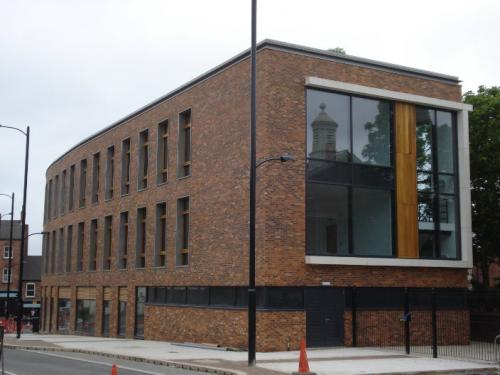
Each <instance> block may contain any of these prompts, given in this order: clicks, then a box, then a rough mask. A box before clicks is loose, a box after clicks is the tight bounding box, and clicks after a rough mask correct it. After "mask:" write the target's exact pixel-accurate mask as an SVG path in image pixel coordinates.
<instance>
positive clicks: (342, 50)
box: [328, 47, 346, 55]
mask: <svg viewBox="0 0 500 375" xmlns="http://www.w3.org/2000/svg"><path fill="white" fill-rule="evenodd" d="M328 51H330V52H335V53H340V54H341V55H345V54H346V52H345V49H343V48H342V47H335V48H330V49H328Z"/></svg>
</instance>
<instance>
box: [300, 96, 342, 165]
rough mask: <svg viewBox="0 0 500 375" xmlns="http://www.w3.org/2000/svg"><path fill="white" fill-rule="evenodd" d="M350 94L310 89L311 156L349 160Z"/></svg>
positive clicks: (308, 147)
mask: <svg viewBox="0 0 500 375" xmlns="http://www.w3.org/2000/svg"><path fill="white" fill-rule="evenodd" d="M349 99H350V98H349V96H347V95H341V94H333V93H326V92H323V91H316V90H307V155H308V157H310V158H314V159H323V160H333V161H335V160H337V161H349V155H350V154H351V142H350V129H349V128H350V105H349Z"/></svg>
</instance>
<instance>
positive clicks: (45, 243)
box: [43, 232, 50, 274]
mask: <svg viewBox="0 0 500 375" xmlns="http://www.w3.org/2000/svg"><path fill="white" fill-rule="evenodd" d="M43 253H44V255H45V256H44V257H43V262H44V264H43V266H44V273H45V274H48V273H49V264H50V232H48V233H46V234H45V235H44V238H43Z"/></svg>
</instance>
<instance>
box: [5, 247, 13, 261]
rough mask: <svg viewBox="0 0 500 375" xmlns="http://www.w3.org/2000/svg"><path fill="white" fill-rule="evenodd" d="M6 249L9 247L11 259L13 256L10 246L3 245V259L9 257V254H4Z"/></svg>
mask: <svg viewBox="0 0 500 375" xmlns="http://www.w3.org/2000/svg"><path fill="white" fill-rule="evenodd" d="M7 249H10V259H13V258H14V254H13V253H12V249H11V248H10V246H4V248H3V259H9V256H8V255H7V256H5V252H6V251H7Z"/></svg>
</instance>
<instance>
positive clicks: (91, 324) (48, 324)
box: [42, 287, 146, 337]
mask: <svg viewBox="0 0 500 375" xmlns="http://www.w3.org/2000/svg"><path fill="white" fill-rule="evenodd" d="M145 295H146V288H144V287H138V288H136V308H135V327H134V335H135V336H136V337H142V336H143V335H144V303H145V300H146V299H145ZM42 304H43V314H44V318H43V325H44V327H43V329H44V330H48V331H49V332H51V331H52V314H53V311H52V308H51V306H53V299H52V298H44V299H43V301H42ZM71 307H72V304H71V300H70V299H69V298H58V299H57V310H56V311H55V313H56V314H57V319H56V320H57V330H58V331H59V332H68V331H69V328H70V317H71ZM95 317H96V300H95V299H83V298H81V299H77V300H76V314H75V331H77V332H80V333H83V334H87V335H94V334H95V320H96V319H95ZM110 319H111V301H109V300H103V301H102V320H101V324H102V327H101V331H102V335H103V336H105V337H107V336H109V335H110ZM117 319H118V320H117V326H116V334H117V335H118V336H119V337H125V334H126V327H127V326H126V324H127V301H126V300H122V299H120V300H119V301H118V311H117Z"/></svg>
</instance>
